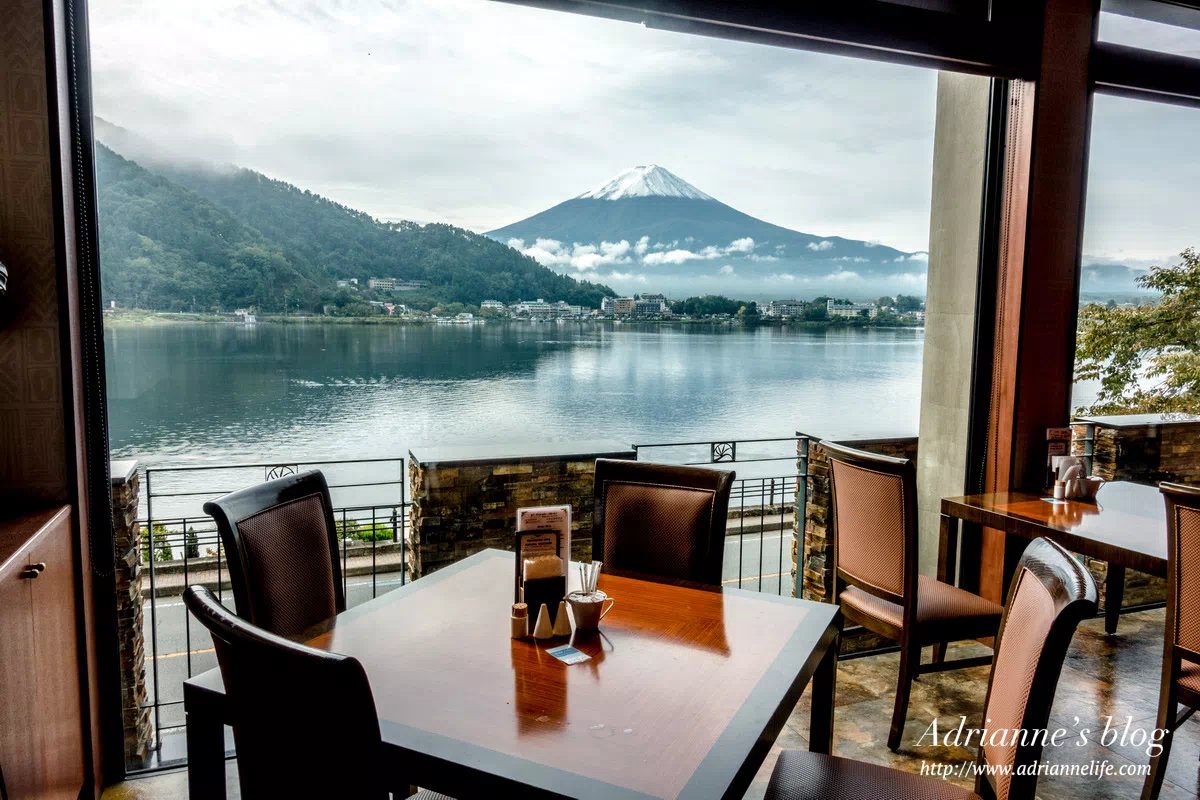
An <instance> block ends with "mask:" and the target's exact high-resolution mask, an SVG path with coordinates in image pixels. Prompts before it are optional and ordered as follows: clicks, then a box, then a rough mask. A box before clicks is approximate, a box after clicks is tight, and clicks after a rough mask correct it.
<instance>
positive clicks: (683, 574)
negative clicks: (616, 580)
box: [592, 458, 735, 586]
mask: <svg viewBox="0 0 1200 800" xmlns="http://www.w3.org/2000/svg"><path fill="white" fill-rule="evenodd" d="M734 477H735V475H734V473H733V472H724V471H721V470H715V469H703V468H699V467H680V466H674V465H670V464H650V463H647V462H645V461H620V460H615V459H607V458H601V459H597V460H596V482H595V495H596V514H595V518H594V519H593V521H592V554H593V557H594V558H596V559H599V560H602V561H604V568H605V569H606V570H608V571H612V572H625V573H630V574H636V575H640V576H644V577H650V578H662V579H666V580H673V581H685V582H690V583H697V584H705V585H709V586H720V585H721V562H722V558H723V557H724V554H725V526H726V517H727V515H728V513H729V490H730V487H731V486H732V485H733V480H734Z"/></svg>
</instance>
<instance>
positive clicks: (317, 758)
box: [183, 586, 448, 800]
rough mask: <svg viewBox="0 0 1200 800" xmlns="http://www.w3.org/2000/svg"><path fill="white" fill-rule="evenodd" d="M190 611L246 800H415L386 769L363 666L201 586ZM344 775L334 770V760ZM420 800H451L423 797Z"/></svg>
mask: <svg viewBox="0 0 1200 800" xmlns="http://www.w3.org/2000/svg"><path fill="white" fill-rule="evenodd" d="M183 601H184V604H185V605H186V606H187V608H188V610H189V611H191V612H192V614H193V615H195V617H196V619H198V620H199V621H200V623H201V624H202V625H203V626H204V627H205V628H206V629H207V630H208V632H209V633H210V634H211V635H212V640H213V647H214V648H215V649H216V651H217V664H218V665H219V667H220V670H221V679H222V681H224V683H225V693H226V696H227V697H228V698H229V703H230V708H231V715H232V716H231V718H232V726H233V740H234V745H235V746H236V747H237V764H238V782H239V785H240V787H241V795H242V797H243V798H245V800H255V799H256V798H275V797H346V798H356V800H358V799H360V798H361V799H362V800H366V799H367V798H374V799H375V800H387V797H388V790H389V787H391V788H394V787H403V788H401V790H400V791H399V792H393V794H394V795H395V796H398V797H405V796H408V795H410V794H411V792H410V791H409V790H408V784H407V783H406V782H404V781H403V780H402V778H400V777H399V776H395V775H391V774H389V773H388V772H387V771H386V770H384V769H382V768H381V767H380V766H379V765H380V764H381V763H383V761H382V758H383V753H382V748H383V743H382V739H381V737H380V734H379V717H378V715H377V714H376V711H375V698H374V695H373V694H372V693H371V684H370V683H369V682H368V680H367V674H366V672H365V671H364V670H363V668H362V664H360V663H359V662H358V659H355V658H351V657H350V656H343V655H338V654H337V653H330V652H327V651H324V650H316V649H314V648H311V647H307V646H305V645H302V644H297V643H296V642H293V641H291V640H289V639H285V638H283V637H282V636H277V635H275V634H273V633H270V632H269V631H265V630H263V629H262V628H259V627H257V626H255V625H252V624H250V623H249V622H247V621H246V620H244V619H242V618H240V617H238V616H236V615H234V614H233V613H232V612H231V611H229V610H228V609H227V608H225V606H223V605H221V603H220V602H219V601H218V600H217V598H216V597H214V596H213V594H212V592H210V591H209V590H208V589H207V588H205V587H203V586H189V587H188V588H187V589H186V590H185V591H184V594H183ZM339 759H340V760H342V763H343V765H344V766H343V768H340V769H336V768H331V765H332V764H334V763H335V762H336V760H339ZM416 797H417V800H438V799H439V798H442V799H443V800H448V798H444V796H443V795H439V794H436V793H433V792H428V791H423V792H418V793H417V794H416Z"/></svg>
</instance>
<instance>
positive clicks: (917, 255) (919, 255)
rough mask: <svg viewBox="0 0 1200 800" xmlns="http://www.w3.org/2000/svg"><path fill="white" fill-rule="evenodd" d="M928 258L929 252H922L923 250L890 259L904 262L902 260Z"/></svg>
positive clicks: (926, 259)
mask: <svg viewBox="0 0 1200 800" xmlns="http://www.w3.org/2000/svg"><path fill="white" fill-rule="evenodd" d="M928 260H929V253H924V252H921V253H910V254H909V255H907V256H905V255H899V256H896V257H895V258H893V259H892V261H893V262H895V263H900V262H904V261H928Z"/></svg>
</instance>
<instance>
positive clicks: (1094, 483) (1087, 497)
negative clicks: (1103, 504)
mask: <svg viewBox="0 0 1200 800" xmlns="http://www.w3.org/2000/svg"><path fill="white" fill-rule="evenodd" d="M1103 485H1104V479H1103V478H1098V477H1096V476H1094V475H1093V476H1092V477H1090V478H1068V479H1067V480H1064V481H1063V496H1064V498H1065V499H1067V500H1080V501H1082V502H1085V503H1094V502H1096V492H1098V491H1100V487H1101V486H1103Z"/></svg>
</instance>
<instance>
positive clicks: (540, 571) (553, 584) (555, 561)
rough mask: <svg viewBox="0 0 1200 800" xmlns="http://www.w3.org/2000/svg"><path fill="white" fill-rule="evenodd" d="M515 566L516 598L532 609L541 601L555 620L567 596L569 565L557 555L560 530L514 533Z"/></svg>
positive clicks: (515, 600) (552, 621) (516, 601)
mask: <svg viewBox="0 0 1200 800" xmlns="http://www.w3.org/2000/svg"><path fill="white" fill-rule="evenodd" d="M514 541H515V547H514V548H513V549H514V550H515V551H516V556H517V557H516V570H515V573H516V574H515V575H514V580H513V602H514V603H525V605H526V606H528V607H529V608H530V609H535V608H537V609H540V608H541V607H542V604H543V603H544V604H545V605H546V608H547V609H548V610H549V613H550V622H551V624H553V623H554V621H555V617H556V616H557V613H558V608H559V606H560V605H561V604H562V602H563V600H564V599H565V598H566V596H567V571H566V570H567V565H566V564H565V563H563V560H562V559H561V558H559V557H558V555H557V553H558V551H559V546H560V534H559V533H557V532H555V531H520V532H518V533H517V534H516V537H515V540H514Z"/></svg>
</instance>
